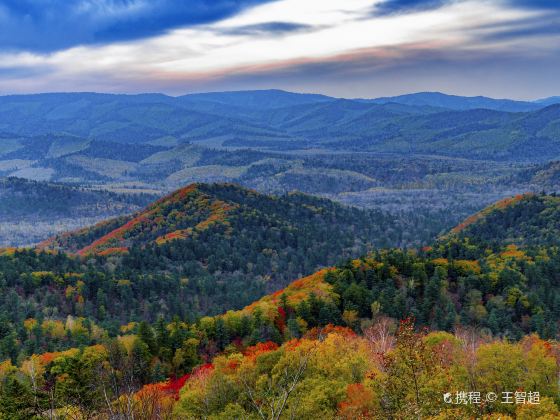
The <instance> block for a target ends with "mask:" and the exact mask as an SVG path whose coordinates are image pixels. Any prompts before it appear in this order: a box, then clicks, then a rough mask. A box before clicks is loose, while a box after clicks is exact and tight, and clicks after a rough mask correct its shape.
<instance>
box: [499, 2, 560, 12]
mask: <svg viewBox="0 0 560 420" xmlns="http://www.w3.org/2000/svg"><path fill="white" fill-rule="evenodd" d="M504 1H505V2H506V3H508V4H510V5H512V6H519V7H525V8H528V9H549V10H553V9H558V10H560V1H558V0H504Z"/></svg>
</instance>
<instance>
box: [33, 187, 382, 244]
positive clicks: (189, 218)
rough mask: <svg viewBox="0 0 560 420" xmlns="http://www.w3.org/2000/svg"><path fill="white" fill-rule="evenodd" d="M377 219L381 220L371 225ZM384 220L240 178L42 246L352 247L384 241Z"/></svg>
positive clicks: (187, 191) (176, 195)
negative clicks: (264, 189)
mask: <svg viewBox="0 0 560 420" xmlns="http://www.w3.org/2000/svg"><path fill="white" fill-rule="evenodd" d="M375 219H377V220H375ZM348 221H350V222H348ZM371 223H375V224H376V225H377V226H378V227H377V228H372V227H371V226H372V225H371ZM381 224H386V225H388V224H390V222H389V220H388V217H384V216H383V215H381V214H380V213H372V212H367V211H361V210H357V209H354V208H349V207H344V206H341V205H338V204H335V203H334V202H331V201H329V200H326V199H319V198H315V197H312V196H308V195H305V194H300V193H291V194H286V195H282V196H268V195H265V194H261V193H258V192H256V191H254V190H250V189H246V188H242V187H239V186H236V185H235V184H201V183H197V184H191V185H189V186H187V187H184V188H181V189H179V190H177V191H175V192H173V193H171V194H169V195H167V196H165V197H163V198H161V199H159V200H157V201H155V202H154V203H152V204H150V205H149V206H148V207H146V208H145V209H144V210H142V211H140V212H137V213H135V214H133V215H130V216H124V217H119V218H116V219H110V220H106V221H103V222H101V223H99V224H97V225H95V226H92V227H89V228H84V229H80V230H78V231H75V232H68V233H65V234H62V235H58V236H56V237H54V238H52V239H50V240H48V241H45V242H44V243H42V244H41V245H40V248H41V249H50V250H61V251H66V252H71V253H77V254H79V255H87V254H110V253H112V252H127V251H129V250H130V249H131V248H148V247H151V246H165V245H168V246H172V245H173V244H175V245H177V243H180V242H182V241H194V242H196V241H198V240H206V241H210V242H211V241H212V240H213V239H215V238H218V237H219V238H221V239H222V240H231V242H238V243H239V244H241V243H243V242H244V241H245V240H249V239H251V237H252V238H253V239H258V238H261V239H265V238H268V239H273V240H274V241H278V243H277V245H278V246H277V247H274V249H275V250H276V251H280V250H281V249H283V248H287V247H291V248H295V249H297V247H298V244H301V245H303V244H307V245H311V246H312V245H313V243H316V245H318V244H319V243H322V242H325V244H328V243H330V242H332V240H333V239H334V238H337V242H340V243H342V242H344V243H346V244H347V246H348V247H352V246H353V245H354V242H355V240H358V241H360V240H361V242H362V245H363V244H365V243H367V242H368V239H367V238H370V240H374V239H375V240H376V241H377V242H378V243H379V244H380V245H382V243H380V242H379V240H380V239H381V238H380V237H377V238H375V236H374V235H373V231H375V232H376V233H379V229H380V226H379V225H381ZM372 229H373V231H372ZM296 232H297V237H296V236H295V234H296ZM310 232H313V233H310ZM387 239H388V238H387ZM265 240H266V239H265ZM325 246H328V245H325ZM258 251H259V252H260V251H262V249H259V250H258ZM327 254H329V253H328V252H327Z"/></svg>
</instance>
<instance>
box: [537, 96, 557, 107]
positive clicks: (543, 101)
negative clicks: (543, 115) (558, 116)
mask: <svg viewBox="0 0 560 420" xmlns="http://www.w3.org/2000/svg"><path fill="white" fill-rule="evenodd" d="M535 103H536V104H539V105H542V106H548V105H554V104H560V96H551V97H549V98H543V99H537V100H536V101H535Z"/></svg>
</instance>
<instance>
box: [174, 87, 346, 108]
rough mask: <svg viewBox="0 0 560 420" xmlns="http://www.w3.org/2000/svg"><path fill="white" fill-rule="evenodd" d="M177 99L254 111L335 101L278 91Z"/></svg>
mask: <svg viewBox="0 0 560 420" xmlns="http://www.w3.org/2000/svg"><path fill="white" fill-rule="evenodd" d="M178 99H180V100H182V102H183V103H185V102H191V103H197V102H217V103H220V104H224V105H232V106H236V107H248V108H254V109H272V108H282V107H287V106H294V105H302V104H309V103H319V102H329V101H334V100H335V98H331V97H330V96H325V95H318V94H310V93H293V92H286V91H283V90H278V89H269V90H245V91H233V92H208V93H194V94H189V95H184V96H180V97H179V98H178Z"/></svg>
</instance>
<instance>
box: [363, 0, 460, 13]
mask: <svg viewBox="0 0 560 420" xmlns="http://www.w3.org/2000/svg"><path fill="white" fill-rule="evenodd" d="M452 1H453V0H384V1H382V2H381V3H379V4H376V5H375V6H374V8H373V12H372V14H373V15H374V16H384V15H392V14H398V13H413V12H418V11H423V10H432V9H437V8H440V7H442V6H445V5H446V4H448V3H451V2H452Z"/></svg>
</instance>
